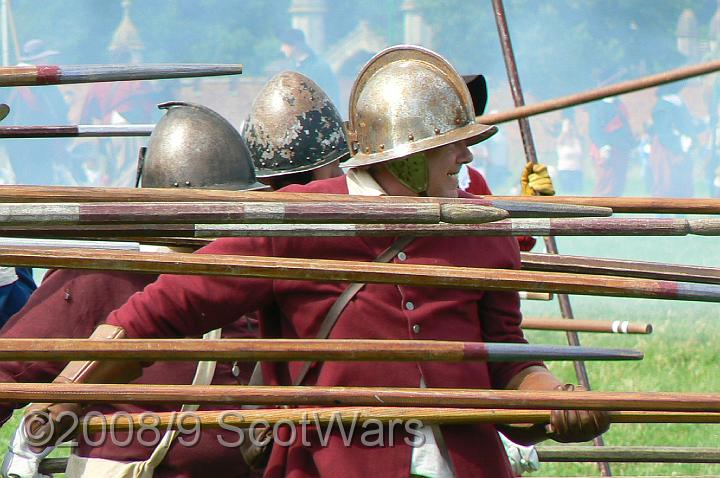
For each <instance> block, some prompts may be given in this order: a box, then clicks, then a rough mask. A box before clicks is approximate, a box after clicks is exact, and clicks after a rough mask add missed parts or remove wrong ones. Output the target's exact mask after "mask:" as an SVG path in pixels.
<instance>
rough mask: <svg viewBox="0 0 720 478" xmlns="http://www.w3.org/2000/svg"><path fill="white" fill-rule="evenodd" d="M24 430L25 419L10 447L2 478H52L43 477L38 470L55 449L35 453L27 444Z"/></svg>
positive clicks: (4, 460) (4, 461) (5, 459)
mask: <svg viewBox="0 0 720 478" xmlns="http://www.w3.org/2000/svg"><path fill="white" fill-rule="evenodd" d="M24 429H25V418H23V419H22V420H21V421H20V425H19V426H18V427H17V429H16V430H15V433H14V434H13V436H12V440H11V441H10V444H9V445H8V452H7V453H6V454H5V457H4V458H3V462H2V468H1V469H0V476H2V478H50V475H43V474H42V473H40V472H39V471H38V469H39V467H40V462H41V461H42V460H43V458H45V457H46V456H48V455H49V454H50V452H51V451H53V449H54V447H47V448H44V449H43V450H42V451H40V452H35V451H33V447H31V446H30V444H29V443H28V442H27V437H26V436H25V433H23V430H24Z"/></svg>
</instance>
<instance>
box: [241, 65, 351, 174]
mask: <svg viewBox="0 0 720 478" xmlns="http://www.w3.org/2000/svg"><path fill="white" fill-rule="evenodd" d="M242 136H243V139H245V142H246V143H247V145H248V148H249V149H250V154H251V156H252V159H253V162H254V163H255V169H256V171H257V175H258V177H261V178H264V177H270V176H279V175H282V174H293V173H299V172H303V171H311V170H313V169H317V168H319V167H321V166H325V165H326V164H329V163H331V162H333V161H336V160H339V161H343V160H345V159H347V158H348V157H349V156H350V151H349V150H348V147H347V140H346V137H345V129H344V127H343V121H342V118H341V117H340V113H338V111H337V108H335V105H334V104H333V102H332V101H331V100H330V98H329V97H328V95H327V94H325V92H324V91H323V90H322V89H321V88H320V87H319V86H318V85H317V84H316V83H315V82H314V81H312V80H311V79H310V78H308V77H307V76H305V75H302V74H300V73H297V72H294V71H284V72H282V73H278V74H277V75H275V76H274V77H273V78H271V79H270V81H268V82H267V83H266V84H265V86H264V87H263V89H262V90H261V91H260V93H258V96H257V97H256V98H255V101H253V104H252V108H251V110H250V115H249V116H248V118H247V120H246V121H245V124H244V126H243V128H242Z"/></svg>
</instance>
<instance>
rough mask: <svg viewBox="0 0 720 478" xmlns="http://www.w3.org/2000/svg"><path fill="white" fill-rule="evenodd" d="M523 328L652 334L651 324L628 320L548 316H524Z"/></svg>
mask: <svg viewBox="0 0 720 478" xmlns="http://www.w3.org/2000/svg"><path fill="white" fill-rule="evenodd" d="M521 326H522V328H523V329H528V330H561V331H568V330H573V331H575V332H600V333H612V334H651V333H652V331H653V328H652V325H651V324H637V323H632V322H629V321H627V320H578V319H574V320H568V319H553V318H548V317H523V320H522V324H521Z"/></svg>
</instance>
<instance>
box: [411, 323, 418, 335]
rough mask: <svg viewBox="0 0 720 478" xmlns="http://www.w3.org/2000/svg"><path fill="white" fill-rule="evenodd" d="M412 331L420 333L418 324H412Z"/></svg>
mask: <svg viewBox="0 0 720 478" xmlns="http://www.w3.org/2000/svg"><path fill="white" fill-rule="evenodd" d="M412 331H413V332H415V333H416V334H419V333H420V325H419V324H415V325H413V326H412Z"/></svg>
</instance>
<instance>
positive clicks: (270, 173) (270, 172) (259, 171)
mask: <svg viewBox="0 0 720 478" xmlns="http://www.w3.org/2000/svg"><path fill="white" fill-rule="evenodd" d="M349 156H350V151H347V152H345V153H342V154H332V155H329V156H328V157H326V158H325V159H323V160H322V161H320V162H318V163H317V164H313V165H312V166H308V165H304V166H298V167H296V168H292V169H283V170H282V171H278V170H277V169H270V168H258V167H256V168H255V175H256V176H257V177H258V178H272V177H275V176H285V175H286V174H295V173H304V172H306V171H313V170H315V169H318V168H322V167H323V166H327V165H328V164H330V163H332V162H333V161H338V162H340V163H342V165H343V167H345V163H343V161H345V159H346V158H348V157H349Z"/></svg>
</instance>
